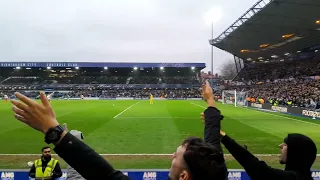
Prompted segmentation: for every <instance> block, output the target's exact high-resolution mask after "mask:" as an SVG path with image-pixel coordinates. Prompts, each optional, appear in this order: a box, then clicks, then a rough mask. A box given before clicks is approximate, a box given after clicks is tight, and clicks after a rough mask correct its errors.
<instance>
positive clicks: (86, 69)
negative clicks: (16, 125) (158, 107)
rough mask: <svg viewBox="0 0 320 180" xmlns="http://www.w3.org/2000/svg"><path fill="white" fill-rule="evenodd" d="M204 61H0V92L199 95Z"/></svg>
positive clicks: (56, 95) (61, 95)
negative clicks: (162, 62)
mask: <svg viewBox="0 0 320 180" xmlns="http://www.w3.org/2000/svg"><path fill="white" fill-rule="evenodd" d="M204 67H205V64H204V63H179V64H178V63H169V64H160V63H136V64H133V63H71V62H63V63H55V62H52V63H50V62H49V63H41V62H37V63H34V62H22V63H17V62H2V63H0V71H2V80H1V83H0V90H1V93H0V94H1V96H2V97H3V96H4V95H9V96H10V97H11V98H14V97H13V93H14V91H20V92H23V93H24V94H26V95H28V96H29V97H33V98H37V97H38V92H39V91H40V90H44V91H46V92H47V93H52V98H60V99H61V98H66V97H69V98H79V97H80V96H81V95H83V96H85V97H87V98H92V97H98V98H128V97H130V98H148V97H149V94H150V93H152V94H153V96H154V97H156V98H199V97H201V95H200V91H199V87H200V82H201V80H200V79H201V75H200V71H201V70H202V69H203V68H204Z"/></svg>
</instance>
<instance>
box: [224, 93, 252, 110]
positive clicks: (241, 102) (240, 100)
mask: <svg viewBox="0 0 320 180" xmlns="http://www.w3.org/2000/svg"><path fill="white" fill-rule="evenodd" d="M247 98H248V92H245V91H237V90H223V91H222V103H223V104H233V105H234V106H235V107H237V106H246V105H247V101H246V99H247Z"/></svg>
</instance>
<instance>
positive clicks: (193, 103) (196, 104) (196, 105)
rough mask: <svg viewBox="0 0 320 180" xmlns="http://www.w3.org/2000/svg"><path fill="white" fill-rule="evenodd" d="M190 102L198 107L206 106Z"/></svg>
mask: <svg viewBox="0 0 320 180" xmlns="http://www.w3.org/2000/svg"><path fill="white" fill-rule="evenodd" d="M191 104H193V105H195V106H198V107H201V108H204V109H205V108H206V107H204V106H201V105H199V104H196V103H192V102H191Z"/></svg>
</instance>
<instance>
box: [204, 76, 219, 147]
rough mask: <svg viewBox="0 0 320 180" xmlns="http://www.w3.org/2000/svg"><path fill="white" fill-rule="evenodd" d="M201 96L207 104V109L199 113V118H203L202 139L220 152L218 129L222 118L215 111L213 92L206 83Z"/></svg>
mask: <svg viewBox="0 0 320 180" xmlns="http://www.w3.org/2000/svg"><path fill="white" fill-rule="evenodd" d="M202 95H203V98H204V100H205V101H206V102H207V105H208V108H207V109H206V110H205V111H204V113H201V116H203V117H204V118H205V121H204V124H205V127H204V139H205V141H206V142H207V143H210V144H212V145H214V146H215V147H216V148H218V149H219V150H220V151H222V148H221V143H220V128H221V119H222V116H221V114H220V111H219V110H218V109H217V106H216V103H215V101H214V94H213V90H212V88H211V86H210V84H209V82H208V81H206V84H205V85H203V86H202Z"/></svg>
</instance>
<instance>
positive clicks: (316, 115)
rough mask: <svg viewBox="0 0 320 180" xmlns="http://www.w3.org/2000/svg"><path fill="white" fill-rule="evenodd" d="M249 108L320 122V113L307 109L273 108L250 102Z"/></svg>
mask: <svg viewBox="0 0 320 180" xmlns="http://www.w3.org/2000/svg"><path fill="white" fill-rule="evenodd" d="M248 107H252V108H258V109H264V110H268V111H273V112H281V113H285V114H291V115H296V116H302V117H307V118H313V119H318V120H320V111H316V110H310V109H306V108H299V107H284V106H272V105H271V104H257V103H250V102H249V103H248Z"/></svg>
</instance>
